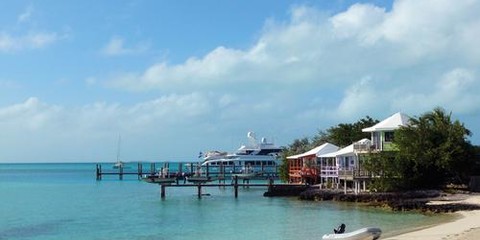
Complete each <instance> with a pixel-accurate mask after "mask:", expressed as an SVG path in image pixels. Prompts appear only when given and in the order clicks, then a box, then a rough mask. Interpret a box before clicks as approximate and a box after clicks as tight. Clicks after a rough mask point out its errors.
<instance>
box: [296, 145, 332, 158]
mask: <svg viewBox="0 0 480 240" xmlns="http://www.w3.org/2000/svg"><path fill="white" fill-rule="evenodd" d="M338 149H339V147H338V146H336V145H334V144H331V143H324V144H322V145H320V146H318V147H316V148H313V149H311V150H309V151H307V152H304V153H301V154H297V155H293V156H288V157H287V159H299V158H302V157H306V156H311V155H316V156H318V155H321V154H326V153H330V152H335V151H337V150H338Z"/></svg>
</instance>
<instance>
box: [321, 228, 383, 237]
mask: <svg viewBox="0 0 480 240" xmlns="http://www.w3.org/2000/svg"><path fill="white" fill-rule="evenodd" d="M381 234H382V230H380V228H376V227H368V228H362V229H359V230H356V231H353V232H349V233H341V234H325V235H323V237H322V239H323V240H329V239H342V240H376V239H378V238H380V235H381Z"/></svg>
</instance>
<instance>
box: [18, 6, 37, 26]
mask: <svg viewBox="0 0 480 240" xmlns="http://www.w3.org/2000/svg"><path fill="white" fill-rule="evenodd" d="M33 12H34V7H33V6H32V5H29V6H28V7H27V8H26V9H25V11H24V12H22V13H21V14H20V15H18V17H17V21H18V22H19V23H24V22H28V21H29V20H30V18H31V17H32V14H33Z"/></svg>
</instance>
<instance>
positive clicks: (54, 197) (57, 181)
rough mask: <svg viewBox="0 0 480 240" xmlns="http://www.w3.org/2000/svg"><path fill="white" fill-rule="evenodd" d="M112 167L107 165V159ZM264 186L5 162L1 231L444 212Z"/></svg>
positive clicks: (232, 226)
mask: <svg viewBox="0 0 480 240" xmlns="http://www.w3.org/2000/svg"><path fill="white" fill-rule="evenodd" d="M104 167H105V166H104ZM265 190H266V189H264V188H253V187H251V188H248V189H242V188H241V189H240V190H239V197H238V198H237V199H235V198H234V197H233V190H232V189H231V188H225V189H223V188H216V187H215V188H213V187H211V188H204V192H206V193H210V194H211V195H210V196H206V197H204V198H202V199H197V196H196V189H195V188H167V192H166V194H167V196H166V199H164V200H161V199H160V187H159V186H158V185H155V184H148V183H144V182H141V181H138V180H136V178H135V177H129V178H127V179H125V180H123V181H119V180H118V178H117V177H105V178H104V179H103V180H102V181H96V180H95V164H89V163H82V164H0V239H2V240H3V239H9V240H10V239H12V240H13V239H22V240H24V239H35V240H37V239H38V240H40V239H49V240H51V239H117V240H121V239H142V240H145V239H155V240H161V239H188V240H192V239H208V240H216V239H222V240H224V239H242V240H244V239H262V240H264V239H321V236H322V235H323V234H325V233H330V232H331V231H332V229H333V228H334V227H336V226H337V225H338V224H340V223H345V224H346V225H347V231H348V230H353V229H356V228H361V227H365V226H378V227H380V228H381V229H382V230H383V231H384V233H387V234H388V233H390V234H391V233H392V232H395V231H398V230H399V229H405V228H411V227H414V226H419V225H425V224H430V223H434V222H437V221H438V219H439V217H438V216H435V217H432V216H425V215H420V214H414V213H392V212H390V211H385V210H381V209H373V208H364V207H359V206H356V205H354V204H342V203H340V204H339V203H333V202H309V201H299V200H297V199H296V198H266V197H263V196H262V195H263V193H264V191H265Z"/></svg>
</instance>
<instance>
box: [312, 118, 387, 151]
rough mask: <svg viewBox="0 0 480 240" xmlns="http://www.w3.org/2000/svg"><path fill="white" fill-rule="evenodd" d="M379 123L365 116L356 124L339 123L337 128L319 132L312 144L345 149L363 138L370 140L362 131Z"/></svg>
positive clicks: (368, 135) (367, 134) (368, 134)
mask: <svg viewBox="0 0 480 240" xmlns="http://www.w3.org/2000/svg"><path fill="white" fill-rule="evenodd" d="M378 122H379V121H378V120H374V119H372V118H371V117H369V116H366V117H364V118H362V119H360V120H358V121H357V122H356V123H340V124H338V125H337V126H334V127H331V128H329V129H327V131H319V132H318V133H317V135H316V136H315V137H313V139H312V142H313V143H315V145H316V146H318V145H320V144H322V143H325V142H329V143H332V144H335V145H337V146H340V147H345V146H348V145H350V144H352V143H353V142H355V141H358V140H360V139H363V138H370V133H364V132H362V129H364V128H367V127H371V126H373V125H375V124H377V123H378Z"/></svg>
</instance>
